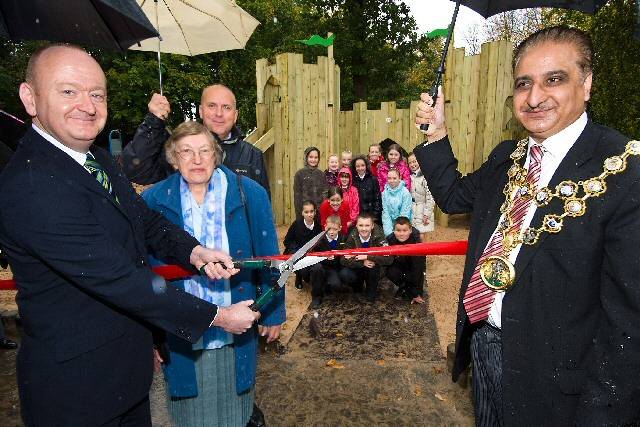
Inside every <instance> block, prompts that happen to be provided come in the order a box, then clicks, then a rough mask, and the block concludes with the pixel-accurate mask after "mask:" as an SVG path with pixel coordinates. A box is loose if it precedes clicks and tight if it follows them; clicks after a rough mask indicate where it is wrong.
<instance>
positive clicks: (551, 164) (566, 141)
mask: <svg viewBox="0 0 640 427" xmlns="http://www.w3.org/2000/svg"><path fill="white" fill-rule="evenodd" d="M586 125H587V113H586V112H585V113H582V115H581V116H580V117H578V120H576V121H575V122H573V123H572V124H570V125H569V126H567V127H566V128H564V129H562V130H561V131H560V132H558V133H556V134H555V135H553V136H550V137H549V138H547V139H545V140H544V141H543V142H542V151H543V153H544V154H543V155H542V164H541V165H540V178H539V180H538V185H537V188H542V187H546V186H547V185H549V182H550V181H551V177H552V176H553V174H554V173H555V172H556V169H558V166H559V165H560V162H562V159H564V157H565V156H566V155H567V152H568V151H569V149H570V148H571V147H573V144H575V142H576V140H577V139H578V137H579V136H580V134H581V133H582V131H583V130H584V128H585V126H586ZM534 144H536V142H535V141H534V140H533V139H532V138H531V137H529V144H528V145H527V159H526V161H525V163H524V168H525V169H528V167H529V152H530V151H529V149H530V148H531V146H532V145H534ZM551 190H553V189H551ZM512 197H513V195H512ZM536 208H537V206H536V204H535V202H532V203H531V206H529V210H528V211H527V215H526V216H525V217H524V220H523V222H522V227H521V229H520V231H522V230H524V229H526V228H527V227H529V225H530V224H531V220H532V219H533V215H534V214H535V213H536ZM560 213H561V212H560ZM503 217H504V215H502V216H501V217H500V220H499V221H498V224H500V222H501V221H502V218H503ZM539 226H540V224H534V227H536V228H537V227H539ZM497 228H498V227H496V229H497ZM495 232H496V231H495V230H494V234H495ZM490 241H491V239H489V242H490ZM488 244H489V243H488V242H487V245H488ZM521 247H522V245H518V246H516V247H515V248H513V250H512V251H511V253H509V261H511V263H513V264H514V265H515V262H516V258H517V257H518V254H519V253H520V248H521ZM485 249H486V247H485ZM516 286H517V285H516ZM504 295H505V292H496V297H495V299H494V300H493V304H492V305H491V309H490V310H489V319H488V322H489V324H491V325H493V326H495V327H496V328H501V327H502V318H501V316H502V300H503V298H504Z"/></svg>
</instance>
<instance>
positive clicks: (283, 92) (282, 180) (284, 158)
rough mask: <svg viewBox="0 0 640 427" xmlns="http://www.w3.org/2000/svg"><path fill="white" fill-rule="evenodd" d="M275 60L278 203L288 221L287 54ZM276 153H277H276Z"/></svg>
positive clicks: (283, 217) (288, 105)
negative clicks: (277, 81) (279, 126)
mask: <svg viewBox="0 0 640 427" xmlns="http://www.w3.org/2000/svg"><path fill="white" fill-rule="evenodd" d="M276 62H277V64H278V74H279V77H280V107H281V111H282V113H281V114H280V117H281V118H282V133H281V138H280V140H279V141H280V148H281V150H280V151H279V153H280V154H279V156H278V158H277V159H276V161H278V162H279V161H281V162H282V166H281V168H280V170H281V172H280V175H279V184H280V186H281V191H282V193H281V194H280V199H281V200H280V204H281V206H282V208H281V209H282V221H283V223H285V224H286V223H288V222H289V216H290V212H289V209H290V207H291V202H290V201H289V197H290V194H291V188H290V183H289V181H290V178H289V177H290V174H289V162H290V159H289V157H290V152H289V150H290V145H291V144H290V138H291V134H290V132H289V128H290V119H289V116H290V111H289V110H290V108H291V105H290V102H289V96H290V94H289V85H290V81H289V55H288V54H286V53H283V54H280V55H278V56H276ZM276 155H278V154H276Z"/></svg>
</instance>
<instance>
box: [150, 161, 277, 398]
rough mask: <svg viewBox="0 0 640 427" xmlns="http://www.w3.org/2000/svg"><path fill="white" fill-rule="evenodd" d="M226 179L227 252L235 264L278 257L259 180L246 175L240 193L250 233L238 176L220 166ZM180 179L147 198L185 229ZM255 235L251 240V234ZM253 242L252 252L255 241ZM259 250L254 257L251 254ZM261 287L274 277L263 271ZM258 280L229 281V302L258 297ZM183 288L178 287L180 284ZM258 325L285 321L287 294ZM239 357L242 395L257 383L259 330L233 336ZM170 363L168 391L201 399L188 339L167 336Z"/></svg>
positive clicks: (245, 274)
mask: <svg viewBox="0 0 640 427" xmlns="http://www.w3.org/2000/svg"><path fill="white" fill-rule="evenodd" d="M218 168H220V169H221V170H222V171H223V172H224V174H225V176H226V177H227V194H226V199H225V225H226V229H227V236H228V238H229V253H230V254H231V256H232V257H233V258H234V259H243V258H251V257H252V256H266V255H276V254H278V253H279V252H278V237H277V235H276V229H275V226H274V222H273V214H272V213H271V203H270V202H269V197H268V196H267V193H266V191H265V190H264V189H263V188H262V187H261V186H260V185H259V184H258V183H256V182H255V181H252V180H251V179H249V178H247V177H245V176H242V177H241V179H242V188H243V189H244V192H245V195H246V199H247V210H248V212H249V217H250V220H251V229H249V224H248V222H247V218H246V213H245V209H244V208H243V205H242V201H241V199H240V191H239V188H238V179H237V175H236V174H235V173H233V172H231V171H230V170H229V169H228V168H226V167H224V166H218ZM180 179H181V175H180V174H179V173H175V174H173V175H171V176H170V177H169V178H167V179H165V180H164V181H161V182H159V183H157V184H156V185H154V186H153V187H152V188H150V189H148V190H146V191H145V192H144V193H143V197H144V199H145V201H146V202H147V204H148V205H149V207H150V208H151V209H154V210H156V211H158V212H160V213H161V214H162V215H164V216H165V217H166V218H167V219H168V220H169V221H171V222H172V223H174V224H176V225H178V226H179V227H181V228H182V227H184V222H183V219H182V204H181V201H180ZM250 230H251V231H252V232H253V235H252V234H251V233H250ZM252 240H253V248H252V244H251V241H252ZM253 249H255V253H253ZM261 273H264V274H260V275H259V276H260V278H259V280H260V282H261V283H260V284H261V285H262V286H265V285H268V284H269V281H270V274H268V272H261ZM254 278H255V275H254V274H252V272H251V271H250V270H245V271H241V272H240V273H238V274H237V275H235V276H233V277H232V278H231V302H232V303H236V302H240V301H245V300H248V299H254V300H255V298H256V284H254V281H255V280H254ZM177 285H178V286H180V284H177ZM261 314H262V316H261V317H260V324H262V325H265V326H273V325H280V324H282V323H284V321H285V320H286V313H285V308H284V291H283V292H280V293H279V294H278V296H277V297H276V298H275V299H274V300H273V301H272V302H271V303H269V304H268V305H267V306H265V307H264V308H263V309H262V310H261ZM233 338H234V350H235V356H236V390H237V391H238V393H241V392H243V391H245V390H248V389H249V388H250V387H251V386H252V385H253V384H254V383H255V375H256V361H257V359H256V358H257V350H258V348H257V333H256V328H253V329H250V330H249V331H247V332H245V333H244V334H242V335H234V337H233ZM169 348H170V350H171V355H170V361H169V363H168V364H167V366H166V367H165V375H166V377H167V379H168V381H169V392H170V394H171V395H172V396H176V397H189V396H195V395H196V394H197V387H196V383H195V380H196V376H195V367H194V364H193V356H192V354H193V352H192V351H191V344H190V343H189V342H187V341H185V340H184V339H177V338H176V337H171V336H170V337H169Z"/></svg>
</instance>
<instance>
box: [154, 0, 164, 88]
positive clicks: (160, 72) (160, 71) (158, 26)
mask: <svg viewBox="0 0 640 427" xmlns="http://www.w3.org/2000/svg"><path fill="white" fill-rule="evenodd" d="M153 1H154V3H155V5H156V30H158V78H159V79H160V95H163V93H162V60H161V59H160V42H161V41H162V37H161V36H160V21H159V20H158V0H153Z"/></svg>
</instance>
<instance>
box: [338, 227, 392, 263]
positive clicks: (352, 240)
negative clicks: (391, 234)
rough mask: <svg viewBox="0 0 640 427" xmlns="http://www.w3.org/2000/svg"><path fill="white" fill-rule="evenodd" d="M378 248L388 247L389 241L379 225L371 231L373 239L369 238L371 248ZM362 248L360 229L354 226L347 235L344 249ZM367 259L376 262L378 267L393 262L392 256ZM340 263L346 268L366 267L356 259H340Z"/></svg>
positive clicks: (369, 257) (376, 256)
mask: <svg viewBox="0 0 640 427" xmlns="http://www.w3.org/2000/svg"><path fill="white" fill-rule="evenodd" d="M376 246H387V240H386V239H385V236H384V233H383V232H382V228H381V227H380V226H378V225H377V224H376V225H374V226H373V230H371V237H370V238H369V247H376ZM361 247H362V241H360V234H358V229H357V228H356V227H355V226H354V227H353V228H352V229H351V231H350V232H349V234H348V235H347V238H346V239H345V243H344V248H345V249H355V248H361ZM367 258H368V259H369V260H371V261H373V262H375V263H376V264H377V265H391V263H392V262H393V257H392V256H382V255H375V256H368V257H367ZM340 262H341V263H342V265H344V266H345V267H351V268H361V267H364V262H363V261H358V260H356V259H355V258H348V259H347V258H345V257H340Z"/></svg>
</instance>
